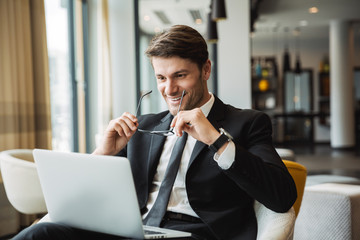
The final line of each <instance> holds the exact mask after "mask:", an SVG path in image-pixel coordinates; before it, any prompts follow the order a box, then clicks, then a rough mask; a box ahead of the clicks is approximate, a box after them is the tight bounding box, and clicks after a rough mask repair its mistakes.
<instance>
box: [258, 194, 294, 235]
mask: <svg viewBox="0 0 360 240" xmlns="http://www.w3.org/2000/svg"><path fill="white" fill-rule="evenodd" d="M254 209H255V214H256V220H257V223H258V235H257V238H256V239H257V240H291V239H293V232H294V226H295V220H296V215H295V211H294V208H291V209H290V210H289V211H288V212H286V213H277V212H274V211H272V210H270V209H268V208H266V207H265V206H264V205H262V204H261V203H259V202H257V201H255V204H254Z"/></svg>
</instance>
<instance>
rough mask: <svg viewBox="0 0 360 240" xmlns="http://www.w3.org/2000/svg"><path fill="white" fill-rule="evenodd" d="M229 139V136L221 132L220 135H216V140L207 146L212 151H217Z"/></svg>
mask: <svg viewBox="0 0 360 240" xmlns="http://www.w3.org/2000/svg"><path fill="white" fill-rule="evenodd" d="M229 140H230V139H229V137H228V136H226V135H225V134H223V133H222V134H221V135H220V137H218V139H216V141H215V142H214V143H213V144H211V145H210V146H209V148H210V149H211V150H212V151H214V152H217V151H218V150H219V149H220V148H221V147H222V146H224V144H225V143H226V142H228V141H229Z"/></svg>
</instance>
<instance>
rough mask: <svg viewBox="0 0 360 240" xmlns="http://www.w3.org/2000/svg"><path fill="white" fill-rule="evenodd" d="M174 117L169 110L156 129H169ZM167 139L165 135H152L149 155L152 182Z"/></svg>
mask: <svg viewBox="0 0 360 240" xmlns="http://www.w3.org/2000/svg"><path fill="white" fill-rule="evenodd" d="M172 119H173V116H172V115H171V113H170V112H169V113H168V114H167V115H166V116H165V117H164V118H163V119H161V121H160V123H159V124H158V125H156V126H155V127H154V130H167V129H169V126H170V123H171V121H172ZM165 140H166V137H164V136H158V135H151V140H150V152H149V157H148V169H149V171H148V173H149V176H148V177H149V178H148V179H149V182H152V179H153V177H154V174H155V171H156V168H157V165H158V163H159V159H160V156H161V153H162V148H163V146H164V143H165Z"/></svg>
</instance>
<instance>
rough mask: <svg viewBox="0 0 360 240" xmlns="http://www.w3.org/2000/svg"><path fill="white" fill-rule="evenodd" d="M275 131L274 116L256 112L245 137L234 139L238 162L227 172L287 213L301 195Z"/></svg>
mask: <svg viewBox="0 0 360 240" xmlns="http://www.w3.org/2000/svg"><path fill="white" fill-rule="evenodd" d="M271 133H272V126H271V121H270V118H269V117H268V116H267V115H266V114H263V113H261V114H258V115H256V116H255V118H254V119H253V120H252V121H251V124H249V128H248V131H247V133H246V134H243V136H242V138H245V139H241V140H240V139H236V138H234V143H235V161H234V162H233V164H232V165H231V167H230V168H229V169H227V170H224V173H225V174H226V175H227V176H228V177H230V178H231V179H232V180H233V181H234V182H235V183H236V184H237V185H238V186H239V187H240V188H241V189H243V190H245V191H246V192H247V193H248V194H249V195H250V196H252V197H253V198H254V199H256V200H257V201H259V202H261V203H262V204H264V205H265V206H266V207H267V208H269V209H272V210H273V211H276V212H286V211H288V210H289V209H290V208H291V207H292V205H293V204H294V202H295V200H296V198H297V193H296V186H295V183H294V181H293V179H292V177H291V175H290V173H289V172H288V170H287V168H286V166H285V165H284V163H283V162H282V160H281V159H280V157H279V155H278V154H277V153H276V151H275V148H274V147H273V144H272V137H271ZM244 135H245V137H244ZM237 137H240V136H237ZM244 140H245V141H244Z"/></svg>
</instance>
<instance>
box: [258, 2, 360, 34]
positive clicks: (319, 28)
mask: <svg viewBox="0 0 360 240" xmlns="http://www.w3.org/2000/svg"><path fill="white" fill-rule="evenodd" d="M311 7H317V8H318V12H317V13H309V8H311ZM359 10H360V0H262V1H261V4H260V6H259V18H258V19H257V21H256V23H255V29H256V31H255V36H254V37H255V38H265V39H266V38H268V37H269V36H270V37H271V35H272V34H273V33H276V32H278V33H283V34H286V33H290V34H300V36H301V38H302V39H307V38H310V39H322V38H328V36H329V23H330V21H331V20H348V21H352V22H354V25H355V28H356V31H359V29H360V28H359V24H358V23H357V22H358V21H359V20H360V12H359Z"/></svg>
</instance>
